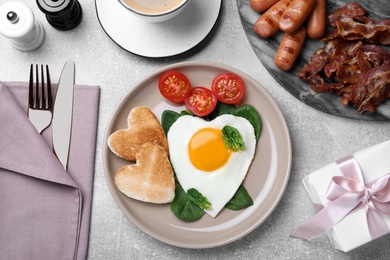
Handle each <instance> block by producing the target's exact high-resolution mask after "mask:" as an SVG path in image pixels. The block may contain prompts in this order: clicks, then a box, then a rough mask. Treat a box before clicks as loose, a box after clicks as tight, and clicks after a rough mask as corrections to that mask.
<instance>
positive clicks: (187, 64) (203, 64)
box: [102, 61, 292, 249]
mask: <svg viewBox="0 0 390 260" xmlns="http://www.w3.org/2000/svg"><path fill="white" fill-rule="evenodd" d="M192 66H198V67H199V66H201V67H214V68H217V69H221V70H227V71H231V72H233V73H237V74H241V75H244V76H245V77H246V79H248V80H250V81H251V82H252V83H254V84H255V85H256V86H257V87H260V88H258V89H257V90H259V91H261V93H262V94H263V95H265V96H266V97H265V98H266V99H267V100H268V101H270V102H271V104H272V106H273V108H272V110H273V111H274V112H276V113H277V114H278V118H279V120H280V121H281V123H282V125H283V126H284V127H283V133H284V135H285V138H286V140H287V144H286V147H284V148H285V149H284V151H286V154H285V156H286V158H287V160H286V161H287V164H286V165H285V167H286V172H285V173H284V174H283V178H282V180H283V182H282V186H281V189H280V190H278V191H277V196H276V197H274V200H273V202H272V203H271V204H272V206H271V207H270V208H269V209H268V210H267V212H266V214H264V215H262V217H261V218H259V219H257V221H255V223H254V224H253V225H252V226H251V227H250V228H247V229H246V230H244V231H242V232H241V233H240V234H239V235H236V236H232V237H230V238H227V239H223V240H222V241H217V242H214V243H208V244H202V245H191V244H188V243H180V242H178V241H175V240H172V239H168V240H167V239H166V238H165V237H164V236H162V235H160V234H157V233H155V232H153V231H152V230H149V229H148V228H146V227H144V225H143V224H142V223H141V222H140V221H138V220H137V219H136V218H135V217H134V216H133V215H132V214H131V213H130V212H128V211H129V210H128V211H125V210H124V208H126V206H125V205H124V204H123V203H122V201H121V200H120V199H119V198H117V194H116V193H114V189H116V186H115V184H111V182H110V181H109V179H108V178H109V176H108V175H109V174H108V160H107V156H106V155H107V153H108V152H110V150H109V148H108V146H107V145H106V143H107V139H108V137H109V135H110V134H111V133H110V132H109V130H110V128H112V125H113V123H114V121H115V118H114V116H115V114H116V113H117V111H118V109H121V108H122V107H123V106H125V103H126V100H127V99H129V98H130V97H131V96H132V95H133V94H134V93H135V92H137V91H138V90H139V88H140V87H142V85H143V84H145V82H147V81H149V80H151V79H152V78H154V77H156V75H158V74H161V73H162V72H164V71H166V70H170V69H177V68H187V67H192ZM102 145H103V152H102V157H103V169H104V176H105V179H106V182H107V185H108V187H109V190H110V193H111V195H112V197H113V199H114V201H115V202H116V204H117V206H118V207H119V208H120V210H121V211H122V213H123V214H124V215H125V216H126V217H127V218H128V219H129V220H130V221H131V222H132V223H133V224H134V225H135V226H136V227H137V228H138V229H139V230H141V231H143V232H144V233H145V234H147V235H149V236H150V237H153V238H155V239H157V240H159V241H160V242H163V243H165V244H168V245H172V246H176V247H180V248H188V249H203V248H214V247H219V246H223V245H226V244H229V243H232V242H234V241H236V240H238V239H240V238H242V237H244V236H246V235H247V234H249V233H250V232H252V231H253V230H254V229H256V228H257V227H259V226H260V225H261V224H262V223H263V222H264V221H265V220H266V219H267V218H268V217H269V216H270V215H271V214H272V212H273V211H274V210H275V209H276V207H277V205H278V204H279V202H280V200H281V198H282V197H283V195H284V193H285V190H286V187H287V185H288V182H289V179H290V175H291V167H292V141H291V136H290V132H289V129H288V125H287V122H286V120H285V117H284V115H283V113H282V111H281V110H280V107H279V106H278V104H277V103H276V101H275V100H274V98H273V97H272V96H271V95H270V94H269V92H268V91H267V90H266V89H265V88H264V87H262V85H261V84H260V83H259V82H257V81H256V80H255V79H253V78H252V77H250V76H249V75H248V74H246V73H245V72H243V71H241V70H238V69H236V68H234V67H231V66H229V65H225V64H222V63H218V62H210V61H185V62H179V63H174V64H171V65H167V66H164V67H162V68H160V69H157V70H155V71H154V72H152V73H150V74H149V75H147V76H145V77H143V78H142V79H141V80H140V81H138V82H137V83H135V84H134V86H133V87H132V88H131V89H130V90H128V91H127V92H126V94H125V95H124V96H123V97H122V99H120V101H119V102H118V104H117V105H116V107H115V108H114V110H113V111H112V114H111V116H110V119H109V122H108V124H107V127H106V129H105V134H104V141H103V144H102ZM286 148H288V149H286ZM252 214H253V213H252ZM142 227H143V228H142Z"/></svg>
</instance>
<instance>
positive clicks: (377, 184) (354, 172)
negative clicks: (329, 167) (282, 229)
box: [290, 155, 390, 240]
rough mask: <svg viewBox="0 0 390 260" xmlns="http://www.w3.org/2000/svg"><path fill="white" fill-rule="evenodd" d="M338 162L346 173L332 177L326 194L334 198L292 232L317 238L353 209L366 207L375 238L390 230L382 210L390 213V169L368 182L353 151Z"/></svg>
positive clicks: (299, 235) (386, 213) (367, 217)
mask: <svg viewBox="0 0 390 260" xmlns="http://www.w3.org/2000/svg"><path fill="white" fill-rule="evenodd" d="M336 164H337V165H338V166H339V168H340V171H341V173H342V174H343V176H334V177H333V178H332V180H331V182H330V184H329V187H328V190H327V193H326V198H327V199H329V200H330V201H329V202H328V203H327V204H325V205H323V206H324V207H323V209H322V210H320V211H319V212H318V213H317V214H316V215H315V216H314V217H313V218H312V219H310V220H309V221H308V222H307V223H306V224H304V225H302V226H300V227H298V228H297V229H296V230H294V231H293V232H292V233H291V235H290V236H292V237H296V238H303V239H307V240H310V239H313V238H315V237H317V236H319V235H321V234H323V233H325V232H327V231H328V230H330V229H331V228H333V227H334V226H336V225H337V224H338V223H339V222H340V221H341V220H342V219H343V218H344V217H345V216H347V215H348V214H350V213H351V212H352V211H354V210H357V209H360V208H363V207H364V209H365V211H366V220H367V225H368V229H369V233H370V236H371V239H372V240H374V239H376V238H378V237H381V236H383V235H385V234H387V233H389V232H390V230H389V228H388V226H387V225H386V223H385V221H384V219H383V217H382V214H384V215H387V216H390V173H388V174H386V175H384V176H382V177H380V178H378V179H376V180H374V181H372V182H370V183H368V184H365V183H364V180H363V175H362V173H361V169H360V166H359V164H358V162H357V160H356V159H355V157H354V156H353V155H349V156H346V157H344V158H342V159H340V160H338V161H336Z"/></svg>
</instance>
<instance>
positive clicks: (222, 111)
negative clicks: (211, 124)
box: [206, 101, 236, 121]
mask: <svg viewBox="0 0 390 260" xmlns="http://www.w3.org/2000/svg"><path fill="white" fill-rule="evenodd" d="M226 114H230V115H235V114H236V107H235V106H234V105H232V104H225V103H222V102H220V101H218V103H217V106H216V107H215V108H214V110H213V112H211V114H210V115H208V116H207V119H206V120H209V121H211V120H213V119H215V118H217V117H218V116H220V115H226Z"/></svg>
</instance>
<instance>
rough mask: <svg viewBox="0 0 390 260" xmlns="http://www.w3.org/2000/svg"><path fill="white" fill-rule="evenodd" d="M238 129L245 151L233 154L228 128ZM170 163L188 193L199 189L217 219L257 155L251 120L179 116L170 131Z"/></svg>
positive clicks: (222, 116)
mask: <svg viewBox="0 0 390 260" xmlns="http://www.w3.org/2000/svg"><path fill="white" fill-rule="evenodd" d="M227 125H228V126H231V127H234V128H236V129H237V130H238V131H239V133H240V135H241V137H242V140H243V144H244V146H245V149H244V150H242V151H233V150H231V149H229V148H228V147H227V146H226V145H225V142H224V140H223V138H222V129H223V128H224V127H225V126H227ZM168 146H169V151H170V160H171V164H172V166H173V169H174V172H175V174H176V177H177V179H178V181H179V182H180V184H181V186H182V187H183V189H184V190H185V191H187V190H189V189H191V188H195V189H196V190H197V191H199V192H200V193H201V194H202V195H203V196H204V197H206V198H207V199H208V201H209V202H210V203H211V209H208V210H205V211H206V212H207V213H208V214H209V215H210V216H212V217H216V216H217V215H218V213H219V212H220V211H221V210H222V209H223V208H224V206H225V205H226V203H227V202H229V200H230V199H231V198H232V197H233V195H234V194H235V193H236V191H237V189H238V188H239V186H240V185H241V183H242V182H243V180H244V179H245V177H246V174H247V172H248V169H249V167H250V165H251V162H252V160H253V157H254V154H255V148H256V138H255V132H254V128H253V126H252V125H251V124H250V123H249V121H248V120H246V119H245V118H242V117H237V116H233V115H221V116H219V117H217V118H215V119H214V120H212V121H205V120H204V119H202V118H199V117H193V116H190V115H187V116H181V117H179V118H178V119H177V120H176V122H175V123H174V124H173V125H172V126H171V128H170V130H169V132H168Z"/></svg>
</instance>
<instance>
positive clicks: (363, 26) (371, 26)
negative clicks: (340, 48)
mask: <svg viewBox="0 0 390 260" xmlns="http://www.w3.org/2000/svg"><path fill="white" fill-rule="evenodd" d="M367 14H368V13H367V11H366V10H365V9H363V8H362V7H361V6H360V5H359V4H357V3H355V2H352V3H349V4H347V5H345V6H343V7H341V8H339V9H337V10H336V11H335V12H333V13H332V14H330V15H329V16H328V24H329V25H330V26H332V27H334V28H335V29H334V30H333V31H330V32H328V33H327V34H326V35H325V36H324V37H323V38H322V41H323V42H328V41H330V40H333V39H336V38H339V37H341V38H343V39H345V40H349V41H354V40H366V41H367V42H369V43H372V44H383V45H389V44H390V19H384V20H383V21H381V22H379V23H376V22H375V21H374V20H372V19H370V18H368V17H367Z"/></svg>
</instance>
